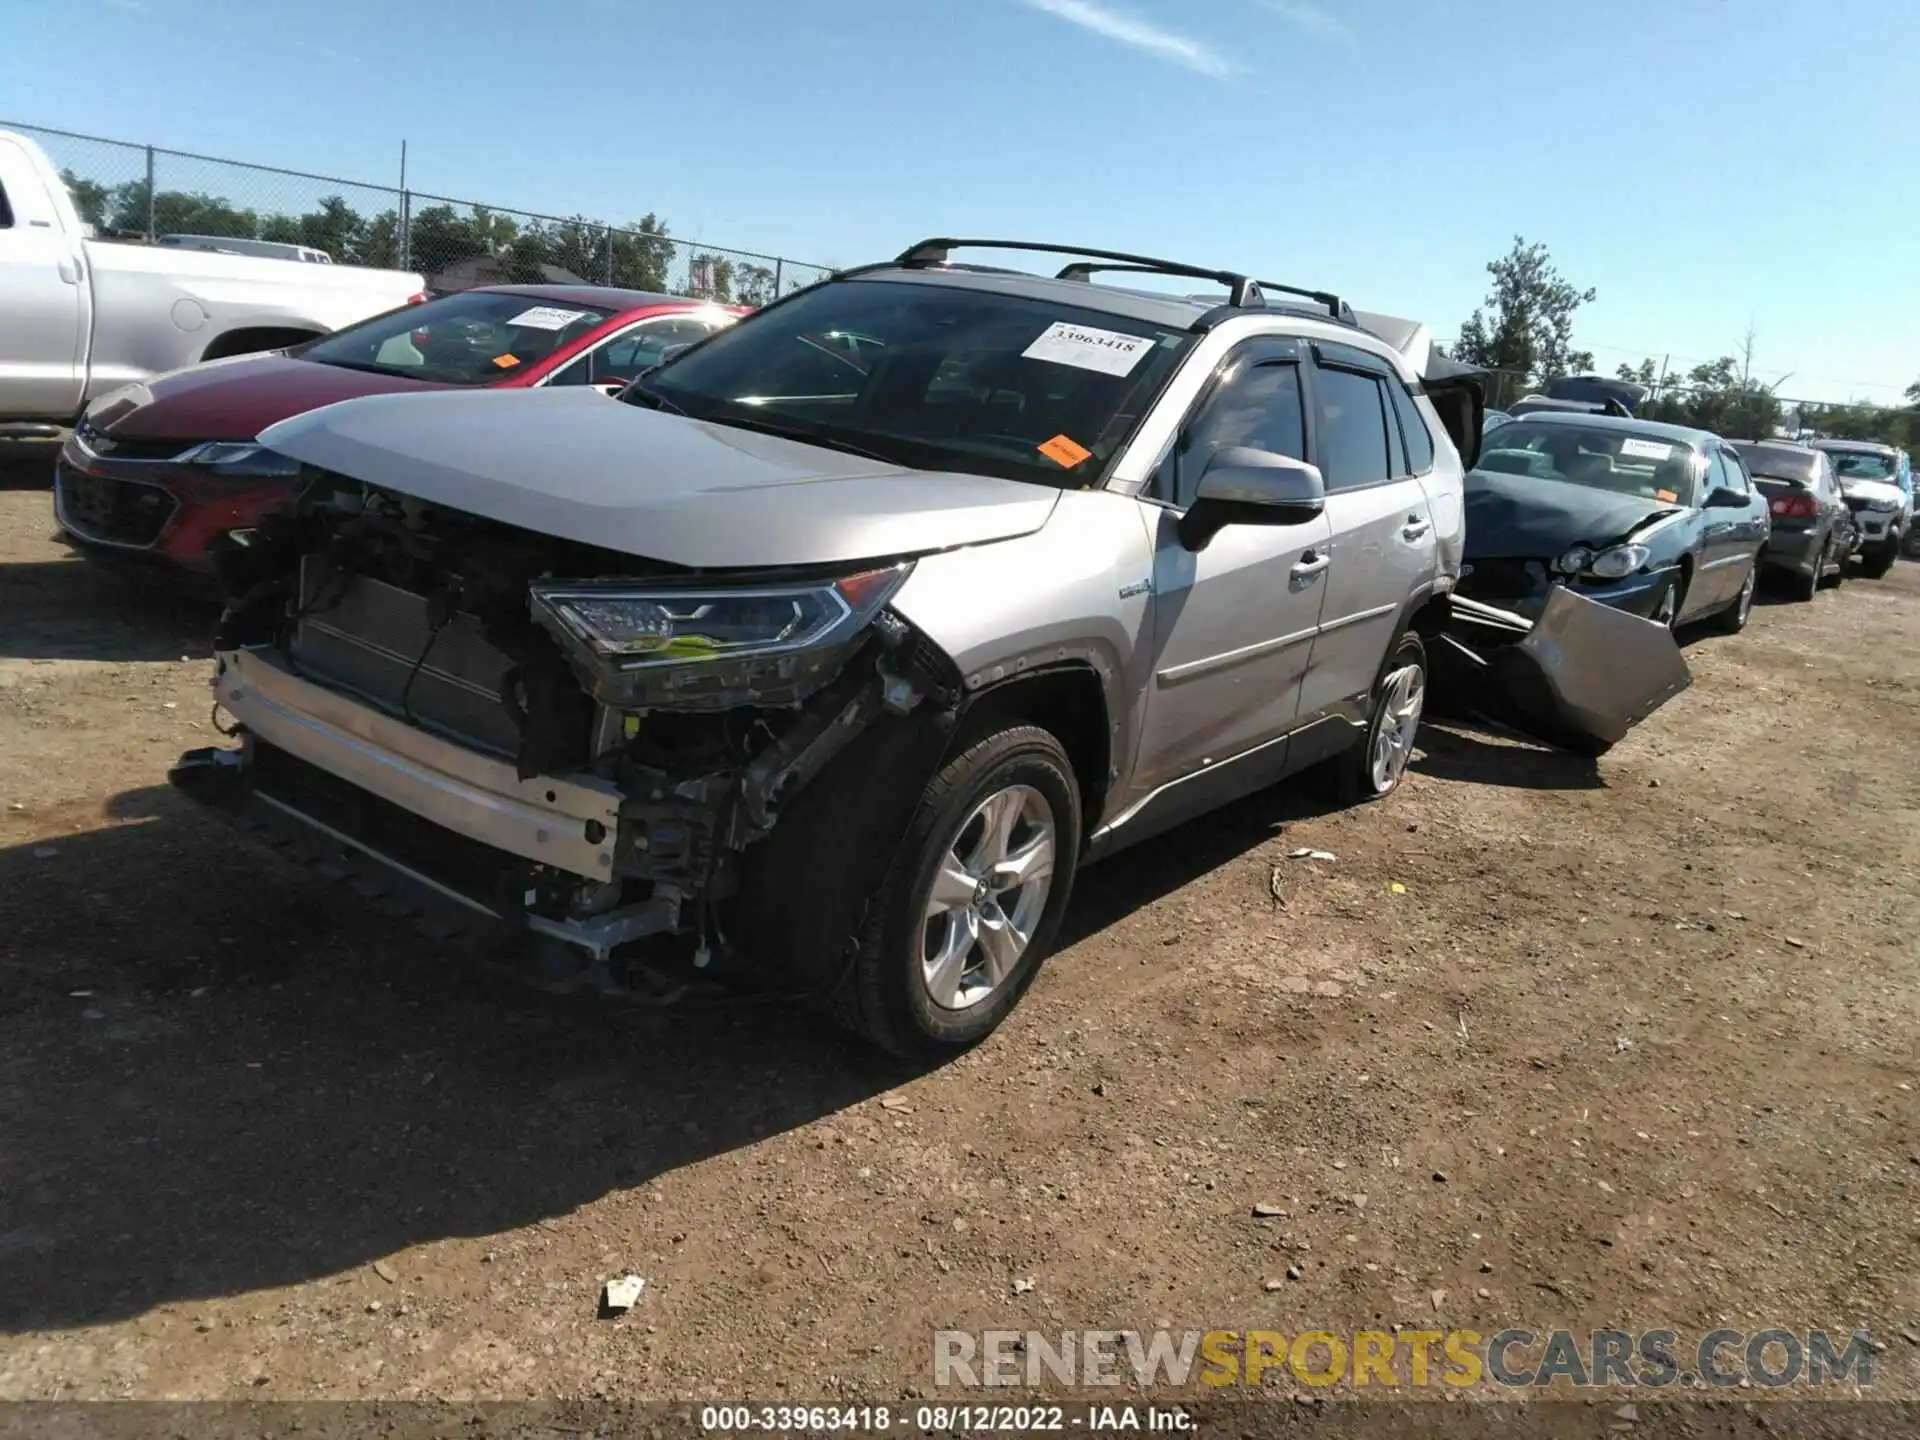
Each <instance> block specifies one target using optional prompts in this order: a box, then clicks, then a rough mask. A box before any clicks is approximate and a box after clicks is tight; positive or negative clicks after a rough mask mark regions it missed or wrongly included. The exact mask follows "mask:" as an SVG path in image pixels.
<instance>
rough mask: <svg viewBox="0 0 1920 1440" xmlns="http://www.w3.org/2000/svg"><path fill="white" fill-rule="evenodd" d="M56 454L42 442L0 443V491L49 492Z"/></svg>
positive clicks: (55, 448)
mask: <svg viewBox="0 0 1920 1440" xmlns="http://www.w3.org/2000/svg"><path fill="white" fill-rule="evenodd" d="M59 452H60V447H59V446H58V445H56V444H53V443H51V442H49V441H45V440H0V490H51V489H52V488H53V462H54V458H55V456H57V455H58V454H59Z"/></svg>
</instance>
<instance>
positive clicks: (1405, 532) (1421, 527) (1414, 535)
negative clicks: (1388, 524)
mask: <svg viewBox="0 0 1920 1440" xmlns="http://www.w3.org/2000/svg"><path fill="white" fill-rule="evenodd" d="M1432 528H1433V527H1432V526H1431V525H1430V524H1429V523H1428V521H1427V519H1426V517H1425V516H1424V515H1409V516H1407V523H1406V525H1405V527H1404V528H1403V529H1402V530H1401V531H1400V535H1401V538H1402V539H1405V540H1418V539H1419V538H1420V537H1421V536H1422V535H1424V534H1426V533H1427V531H1428V530H1430V529H1432Z"/></svg>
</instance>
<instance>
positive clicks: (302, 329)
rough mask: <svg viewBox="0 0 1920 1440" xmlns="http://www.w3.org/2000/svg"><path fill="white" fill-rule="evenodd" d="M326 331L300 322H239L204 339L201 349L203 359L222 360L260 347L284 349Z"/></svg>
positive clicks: (260, 348) (315, 338) (312, 338)
mask: <svg viewBox="0 0 1920 1440" xmlns="http://www.w3.org/2000/svg"><path fill="white" fill-rule="evenodd" d="M325 333H326V332H325V331H323V330H318V329H315V328H312V327H308V326H299V325H242V326H237V327H236V328H234V329H232V330H223V331H222V332H221V333H220V334H218V335H216V336H214V337H213V339H211V340H209V341H208V342H207V347H206V349H204V350H202V351H201V352H200V358H201V359H202V360H225V359H227V358H228V357H230V356H233V355H252V354H257V353H258V352H260V351H262V350H283V349H285V348H286V347H288V346H290V345H304V344H306V343H307V341H309V340H318V339H319V338H320V337H321V336H322V335H323V334H325Z"/></svg>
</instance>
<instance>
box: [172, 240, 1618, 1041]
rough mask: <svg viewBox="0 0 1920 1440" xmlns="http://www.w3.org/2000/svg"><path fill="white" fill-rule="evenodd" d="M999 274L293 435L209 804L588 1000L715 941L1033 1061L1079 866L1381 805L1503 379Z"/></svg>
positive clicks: (1283, 296)
mask: <svg viewBox="0 0 1920 1440" xmlns="http://www.w3.org/2000/svg"><path fill="white" fill-rule="evenodd" d="M987 243H991V242H977V241H948V240H940V241H928V242H925V243H923V244H921V245H919V246H916V247H914V249H912V250H910V251H909V252H907V253H906V254H905V255H903V256H901V257H900V258H899V260H897V261H895V262H892V263H889V264H884V265H876V266H871V267H867V268H865V269H860V270H854V271H849V272H844V273H842V274H839V275H836V276H835V277H833V278H832V279H830V280H829V281H827V282H825V283H822V284H820V285H817V286H814V287H812V288H810V289H807V290H805V291H802V292H800V293H798V294H795V295H793V296H791V297H789V298H787V299H784V300H781V301H779V302H777V303H775V304H772V305H769V306H767V307H766V308H765V309H763V310H761V311H759V312H758V313H756V314H754V315H752V316H751V317H749V318H747V319H745V320H744V321H742V322H741V323H740V324H738V325H737V326H735V327H733V328H731V329H728V330H725V331H722V332H721V333H719V334H717V335H715V336H714V337H713V338H712V339H710V340H706V341H704V342H702V343H700V344H698V345H696V346H695V347H693V348H692V349H691V350H689V351H687V352H685V353H684V354H681V355H679V356H677V357H676V358H674V359H673V360H672V361H671V362H669V363H668V364H667V365H666V366H664V367H663V368H660V369H657V370H655V371H654V372H651V373H649V374H647V375H645V376H643V377H642V378H641V379H640V380H638V381H636V382H635V384H634V385H633V386H632V387H631V388H630V389H629V390H628V391H627V392H626V393H625V394H624V395H622V396H621V397H620V398H619V399H608V398H606V397H604V396H602V395H599V394H596V393H594V392H592V391H571V392H569V391H563V390H530V391H524V392H515V393H489V394H485V395H480V394H473V395H465V394H458V393H447V394H432V395H420V396H405V397H398V396H394V397H376V398H369V399H363V400H354V401H348V402H345V403H343V404H337V405H333V406H329V407H327V408H325V409H322V410H318V411H315V412H313V413H311V414H309V415H305V416H302V417H300V418H297V419H294V420H289V421H286V422H283V423H281V424H279V425H276V426H274V427H273V428H272V429H270V430H268V431H267V432H266V433H265V434H264V435H263V436H262V437H261V438H262V442H263V443H264V444H266V445H267V446H269V447H271V448H272V449H273V450H276V451H279V452H282V453H284V454H287V455H290V456H292V457H294V458H296V459H297V460H299V461H300V462H302V464H303V465H304V466H305V467H306V469H305V475H306V480H305V484H304V487H303V491H302V497H301V500H300V503H299V505H298V507H297V509H296V510H295V511H293V512H291V513H289V514H288V515H286V516H285V517H283V518H281V519H280V520H278V521H276V522H275V523H273V524H270V525H266V526H263V527H262V528H260V529H259V530H257V531H254V532H251V533H242V534H241V535H240V536H239V537H238V540H237V542H236V543H235V544H234V545H232V546H230V547H229V548H228V549H227V550H226V551H225V552H224V553H223V554H222V556H221V566H222V570H223V577H224V579H225V580H226V582H227V585H228V589H229V593H230V594H231V595H232V596H233V599H232V601H231V603H230V604H229V606H228V609H227V612H226V615H225V617H224V618H223V621H222V630H221V634H220V636H219V639H218V643H217V647H216V648H217V650H218V655H219V659H218V674H217V677H216V679H215V682H214V683H215V688H216V692H217V695H218V700H219V704H220V706H221V707H223V708H224V709H225V710H226V711H227V712H229V713H230V714H231V716H232V717H233V719H234V720H235V721H236V722H237V734H238V735H239V737H240V740H241V743H240V745H239V747H238V748H237V749H216V750H207V751H197V752H193V753H191V754H189V755H187V756H185V757H183V759H182V761H181V763H180V765H179V766H178V767H176V770H175V772H174V775H175V779H176V781H177V783H180V784H181V785H182V786H183V787H184V788H186V789H188V790H190V791H191V792H193V793H195V794H197V795H199V796H201V797H202V798H206V799H210V800H218V801H221V802H224V803H229V804H234V805H244V806H245V807H246V808H248V809H249V810H250V811H251V812H252V813H253V814H254V815H256V816H258V817H260V818H261V819H264V820H266V821H268V822H270V823H271V824H272V826H273V827H274V828H275V829H276V830H278V831H280V832H282V833H284V834H286V835H288V836H290V837H292V838H295V839H298V840H300V841H301V842H303V843H304V844H305V845H306V846H307V847H308V848H309V849H312V850H316V851H318V852H320V853H322V854H324V856H325V858H326V859H328V860H329V861H330V862H340V861H344V862H346V863H347V864H349V865H350V866H355V867H358V868H359V869H360V870H361V871H362V872H363V873H364V875H365V876H366V880H367V883H366V885H365V887H364V888H367V889H370V890H372V891H375V892H378V893H380V894H383V895H385V896H386V897H388V898H390V899H392V900H394V901H396V902H397V903H398V904H399V905H400V906H401V908H404V909H409V910H416V911H419V912H420V913H421V915H422V916H423V918H427V919H429V920H434V921H447V920H452V921H457V922H466V923H473V922H477V923H478V924H480V925H481V926H483V927H490V928H491V927H498V928H503V929H511V930H515V931H519V932H522V933H523V935H524V932H525V931H527V930H531V931H532V932H534V934H535V936H537V937H540V939H541V940H542V941H544V942H545V948H546V950H547V952H548V955H547V958H548V960H549V961H553V960H556V959H557V960H560V961H562V962H563V968H566V967H569V966H574V965H575V963H576V962H577V969H578V973H579V974H580V975H581V976H583V977H586V978H588V979H590V980H593V981H596V982H600V983H605V982H607V981H608V980H609V979H610V978H615V977H617V976H619V975H620V974H622V973H624V971H625V969H626V967H627V965H628V963H629V962H628V958H627V957H629V956H631V955H632V954H633V953H634V952H633V951H632V950H631V949H630V948H628V947H629V946H630V944H631V942H634V941H636V940H640V939H642V938H643V937H648V936H658V935H661V934H664V933H674V934H679V935H683V936H686V937H688V940H687V942H686V943H685V945H684V946H683V947H682V948H683V950H690V951H692V952H693V959H694V961H695V963H696V964H699V965H703V966H704V965H706V964H708V963H709V962H711V961H715V960H717V961H718V963H719V965H720V967H722V968H725V967H727V966H735V967H739V968H742V969H745V970H747V971H748V972H749V973H750V974H753V975H755V976H757V977H758V978H759V981H760V983H764V984H767V985H771V986H774V987H777V988H779V989H781V990H792V991H795V992H806V993H812V994H817V995H824V996H830V997H831V998H832V1001H833V1005H834V1008H835V1010H836V1011H837V1013H838V1014H839V1015H840V1016H841V1017H842V1018H843V1019H844V1020H845V1021H846V1022H847V1023H848V1024H850V1025H851V1026H852V1027H854V1028H855V1029H857V1030H858V1031H860V1032H861V1033H863V1034H864V1035H866V1036H868V1037H870V1038H871V1039H872V1040H873V1041H874V1042H876V1043H877V1044H879V1045H880V1046H882V1047H884V1048H886V1049H889V1050H892V1051H895V1052H902V1053H906V1052H916V1051H917V1052H925V1051H929V1050H932V1051H938V1050H940V1049H943V1048H946V1047H951V1046H956V1045H964V1044H967V1043H969V1042H971V1041H974V1040H977V1039H978V1038H979V1037H981V1036H982V1035H984V1034H986V1033H987V1032H988V1031H989V1030H991V1029H992V1028H993V1027H994V1026H995V1025H996V1024H997V1023H998V1022H999V1021H1000V1020H1001V1018H1002V1017H1003V1016H1004V1015H1005V1014H1006V1013H1007V1011H1008V1010H1009V1009H1010V1008H1011V1007H1012V1006H1013V1005H1014V1003H1015V1002H1016V1000H1017V999H1018V997H1019V996H1020V994H1021V992H1022V991H1023V990H1024V988H1025V987H1026V985H1027V984H1028V982H1029V981H1031V980H1032V978H1033V975H1034V972H1035V970H1036V969H1037V967H1038V966H1039V964H1040V961H1041V959H1042V957H1043V955H1044V954H1045V952H1046V950H1047V948H1048V946H1049V943H1050V942H1051V940H1052V938H1053V935H1054V933H1055V930H1056V928H1057V927H1058V925H1059V923H1060V918H1061V914H1062V912H1063V911H1064V910H1065V909H1066V906H1067V900H1068V895H1069V892H1070V890H1071V887H1072V883H1073V877H1074V872H1075V871H1076V869H1077V868H1078V867H1079V866H1081V865H1083V864H1085V863H1087V862H1088V861H1090V860H1092V859H1094V858H1096V857H1098V856H1100V855H1103V854H1107V853H1110V852H1112V851H1114V850H1116V849H1118V848H1120V847H1121V846H1124V845H1128V844H1131V843H1133V842H1135V841H1137V840H1140V839H1143V838H1145V837H1147V836H1150V835H1153V834H1156V833H1159V832H1161V831H1163V830H1165V829H1167V828H1168V827H1170V826H1172V825H1175V824H1177V823H1179V822H1181V821H1183V820H1185V819H1187V818H1188V817H1190V816H1193V815H1197V814H1199V813H1201V812H1203V811H1206V810H1209V809H1211V808H1213V807H1215V806H1218V805H1221V804H1223V803H1224V802H1226V801H1229V800H1232V799H1234V798H1235V797H1237V796H1242V795H1245V794H1247V793H1248V792H1250V791H1254V790H1257V789H1259V788H1260V787H1263V786H1267V785H1271V784H1273V783H1274V782H1275V781H1278V780H1280V779H1282V778H1284V777H1286V776H1288V775H1291V774H1293V773H1294V772H1297V771H1300V770H1302V769H1304V768H1306V767H1307V766H1310V765H1316V764H1318V765H1324V766H1326V767H1328V769H1329V771H1330V773H1333V774H1335V775H1337V776H1338V777H1339V779H1340V781H1341V782H1342V784H1343V785H1344V786H1345V788H1346V789H1347V790H1348V791H1349V792H1350V793H1351V794H1352V795H1354V796H1356V797H1371V796H1380V795H1385V794H1387V793H1388V792H1389V791H1391V790H1393V789H1394V787H1395V786H1396V785H1398V784H1399V782H1400V778H1401V775H1402V773H1403V771H1404V769H1405V767H1406V764H1407V760H1408V756H1409V754H1410V753H1411V751H1412V749H1413V745H1414V738H1415V732H1416V729H1417V727H1418V726H1419V724H1420V718H1421V709H1422V704H1423V700H1424V698H1425V695H1426V692H1427V648H1426V645H1425V643H1424V641H1423V635H1425V636H1428V637H1431V636H1432V635H1434V634H1435V633H1437V629H1438V626H1439V624H1440V623H1441V621H1442V620H1443V619H1444V613H1443V612H1444V605H1443V601H1444V597H1445V596H1446V595H1447V593H1448V592H1449V591H1450V590H1451V588H1452V586H1453V582H1454V580H1455V578H1456V575H1457V573H1458V571H1459V565H1460V555H1461V549H1462V501H1461V449H1462V448H1467V447H1468V446H1469V445H1471V446H1472V447H1475V448H1477V443H1478V436H1479V428H1480V403H1479V398H1478V389H1477V386H1476V385H1474V384H1473V383H1471V382H1470V381H1468V380H1465V379H1458V380H1448V381H1444V382H1442V381H1439V380H1432V379H1428V380H1423V372H1424V371H1427V370H1429V368H1431V367H1430V364H1429V361H1430V357H1431V354H1432V351H1431V346H1430V344H1429V341H1428V338H1427V333H1426V329H1425V327H1424V326H1418V325H1409V324H1407V323H1405V322H1384V323H1380V324H1372V323H1364V324H1363V323H1362V321H1361V320H1360V319H1356V318H1355V316H1354V313H1353V311H1351V310H1350V309H1349V308H1348V307H1347V306H1345V305H1344V304H1342V303H1341V301H1340V300H1339V299H1338V298H1337V297H1335V296H1332V295H1328V294H1324V293H1318V292H1308V291H1294V290H1291V289H1289V288H1287V287H1284V286H1277V285H1272V284H1261V283H1260V282H1257V281H1255V280H1253V279H1251V278H1249V277H1247V276H1244V275H1240V274H1232V273H1222V272H1213V271H1206V270H1200V269H1195V268H1193V267H1189V266H1184V265H1178V264H1174V263H1170V262H1165V261H1157V260H1152V259H1149V258H1146V257H1140V256H1132V255H1116V254H1113V253H1111V252H1097V251H1083V250H1066V249H1065V248H1064V247H1053V246H1040V245H1027V244H1020V245H1017V246H1013V245H1008V246H1006V247H1004V248H1010V249H1018V250H1021V251H1025V252H1035V251H1055V252H1057V253H1064V254H1069V255H1072V256H1074V257H1076V259H1075V260H1074V262H1073V263H1071V264H1069V265H1067V266H1066V268H1065V269H1063V270H1061V272H1060V273H1059V274H1058V275H1055V276H1041V275H1030V274H1025V273H1020V272H1015V271H1009V270H1003V269H988V268H980V267H970V266H964V265H958V264H954V263H952V262H951V261H950V260H949V251H951V250H952V249H954V248H956V247H958V246H961V245H972V246H978V245H983V244H987ZM1115 270H1118V271H1123V272H1148V271H1150V272H1153V273H1155V274H1158V275H1163V276H1166V275H1170V276H1175V277H1181V278H1184V279H1189V280H1190V279H1201V280H1205V281H1208V282H1213V283H1218V284H1219V285H1221V286H1223V287H1224V288H1225V290H1226V292H1227V293H1226V296H1225V298H1224V300H1223V299H1220V298H1218V297H1215V298H1211V299H1191V298H1183V297H1180V296H1178V295H1162V294H1154V293H1148V292H1145V291H1139V290H1133V289H1123V288H1119V287H1117V286H1112V285H1108V284H1103V283H1096V281H1095V279H1094V276H1095V275H1096V274H1097V273H1100V272H1105V271H1115ZM1365 318H1366V319H1368V321H1369V322H1371V321H1372V320H1373V319H1375V318H1377V317H1365ZM1376 332H1378V333H1376ZM1383 335H1386V336H1389V337H1391V338H1382V337H1383ZM1436 363H1437V364H1438V365H1439V366H1440V367H1441V368H1445V362H1443V361H1439V362H1436ZM1468 437H1470V440H1469V438H1468ZM1468 453H1469V455H1470V454H1471V453H1472V452H1471V449H1469V450H1468ZM1596 608H1597V607H1596ZM1520 628H1521V630H1522V631H1524V629H1525V626H1524V623H1522V624H1521V627H1520ZM538 943H539V942H538V941H537V942H536V944H538ZM521 948H522V949H525V948H526V946H525V945H524V943H523V945H522V946H521ZM647 948H648V949H650V950H651V951H653V952H656V953H657V952H658V951H659V950H660V949H661V948H662V947H660V946H658V945H655V946H652V947H647ZM666 948H668V949H671V948H672V947H666Z"/></svg>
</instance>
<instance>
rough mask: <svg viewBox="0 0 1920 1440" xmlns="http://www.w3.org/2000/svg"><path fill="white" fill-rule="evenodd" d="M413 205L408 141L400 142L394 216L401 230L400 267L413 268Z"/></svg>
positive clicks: (403, 268)
mask: <svg viewBox="0 0 1920 1440" xmlns="http://www.w3.org/2000/svg"><path fill="white" fill-rule="evenodd" d="M412 210H413V206H412V205H411V204H410V203H409V197H408V195H407V142H406V141H405V140H404V139H403V140H401V142H400V203H399V204H398V205H397V206H395V207H394V218H395V220H396V221H397V222H398V225H399V230H400V268H401V269H402V270H411V269H412V268H413V265H412V263H411V262H412V259H413V215H412V213H411V212H412Z"/></svg>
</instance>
